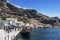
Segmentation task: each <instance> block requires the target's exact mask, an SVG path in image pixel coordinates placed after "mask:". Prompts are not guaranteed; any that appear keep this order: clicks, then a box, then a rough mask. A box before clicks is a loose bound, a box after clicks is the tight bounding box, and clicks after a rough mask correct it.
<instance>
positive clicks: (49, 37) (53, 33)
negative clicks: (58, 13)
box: [20, 28, 60, 40]
mask: <svg viewBox="0 0 60 40" xmlns="http://www.w3.org/2000/svg"><path fill="white" fill-rule="evenodd" d="M20 36H21V39H22V40H60V28H35V29H32V31H31V33H29V34H22V35H20Z"/></svg>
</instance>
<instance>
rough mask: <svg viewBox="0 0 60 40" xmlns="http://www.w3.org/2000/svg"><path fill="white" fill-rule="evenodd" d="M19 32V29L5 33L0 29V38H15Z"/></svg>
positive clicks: (2, 39)
mask: <svg viewBox="0 0 60 40" xmlns="http://www.w3.org/2000/svg"><path fill="white" fill-rule="evenodd" d="M19 33H20V30H16V31H15V30H11V32H9V33H7V32H6V31H5V30H4V29H0V40H15V39H16V36H17V35H18V34H19Z"/></svg>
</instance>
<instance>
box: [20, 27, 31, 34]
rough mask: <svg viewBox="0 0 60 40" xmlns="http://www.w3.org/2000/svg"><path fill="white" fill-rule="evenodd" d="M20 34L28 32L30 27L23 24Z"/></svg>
mask: <svg viewBox="0 0 60 40" xmlns="http://www.w3.org/2000/svg"><path fill="white" fill-rule="evenodd" d="M21 33H22V34H27V33H30V27H29V26H24V27H23V28H22V31H21Z"/></svg>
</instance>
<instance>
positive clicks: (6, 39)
mask: <svg viewBox="0 0 60 40" xmlns="http://www.w3.org/2000/svg"><path fill="white" fill-rule="evenodd" d="M14 37H15V36H14V35H13V36H11V40H13V39H14ZM9 39H10V38H9V35H7V36H6V37H5V40H9Z"/></svg>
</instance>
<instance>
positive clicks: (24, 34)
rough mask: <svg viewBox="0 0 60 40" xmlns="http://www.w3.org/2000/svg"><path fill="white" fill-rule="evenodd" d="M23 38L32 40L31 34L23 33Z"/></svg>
mask: <svg viewBox="0 0 60 40" xmlns="http://www.w3.org/2000/svg"><path fill="white" fill-rule="evenodd" d="M21 38H22V39H24V40H29V39H30V32H27V33H21Z"/></svg>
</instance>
